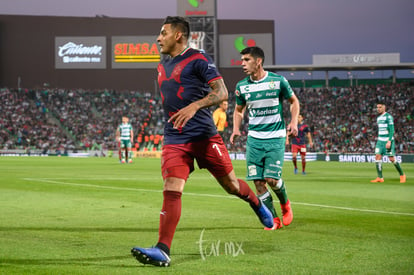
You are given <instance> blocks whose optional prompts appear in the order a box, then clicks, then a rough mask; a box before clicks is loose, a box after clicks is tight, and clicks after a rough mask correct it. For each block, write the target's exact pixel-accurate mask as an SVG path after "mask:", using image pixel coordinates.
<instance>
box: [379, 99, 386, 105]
mask: <svg viewBox="0 0 414 275" xmlns="http://www.w3.org/2000/svg"><path fill="white" fill-rule="evenodd" d="M377 104H380V105H384V106H385V101H383V100H379V101H377Z"/></svg>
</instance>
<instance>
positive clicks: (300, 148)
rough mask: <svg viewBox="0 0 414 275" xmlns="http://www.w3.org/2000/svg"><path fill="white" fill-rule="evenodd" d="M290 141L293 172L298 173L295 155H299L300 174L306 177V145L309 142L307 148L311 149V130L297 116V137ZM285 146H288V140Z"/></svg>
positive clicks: (300, 116)
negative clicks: (300, 161)
mask: <svg viewBox="0 0 414 275" xmlns="http://www.w3.org/2000/svg"><path fill="white" fill-rule="evenodd" d="M291 141H292V162H293V166H294V167H295V168H294V170H293V172H294V173H295V174H297V173H298V165H297V155H298V153H299V154H300V157H301V160H302V174H303V175H306V171H305V168H306V144H307V142H309V146H310V147H313V141H312V135H311V130H310V128H309V126H308V125H306V124H305V123H303V116H302V115H299V116H298V135H297V136H296V137H291ZM286 144H287V145H289V138H287V139H286Z"/></svg>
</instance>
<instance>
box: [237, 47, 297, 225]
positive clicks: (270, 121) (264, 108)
mask: <svg viewBox="0 0 414 275" xmlns="http://www.w3.org/2000/svg"><path fill="white" fill-rule="evenodd" d="M240 54H241V55H242V56H241V60H242V67H243V71H244V72H245V73H246V74H247V77H246V78H244V79H243V80H241V81H239V82H238V83H237V86H236V92H235V93H236V106H235V109H234V114H233V133H232V135H231V137H230V142H231V143H234V141H235V139H236V138H237V137H238V136H240V135H241V133H240V126H241V123H242V121H243V116H244V112H245V110H246V109H247V112H248V116H249V125H248V136H247V146H246V164H247V179H248V180H252V181H253V182H254V184H255V186H256V192H257V195H258V197H259V198H260V199H261V200H262V202H263V203H264V204H265V205H266V206H267V208H269V210H270V211H271V212H272V214H273V220H274V226H273V227H272V228H265V230H275V229H278V228H281V227H282V222H281V221H280V218H279V217H278V216H277V213H276V210H275V207H274V205H273V198H272V195H271V193H270V192H269V190H268V189H267V185H266V183H267V184H268V185H269V186H270V188H271V189H272V190H273V191H274V192H275V194H276V196H277V197H278V199H279V201H280V205H281V208H282V215H283V224H284V225H285V226H287V225H289V224H290V223H291V222H292V219H293V212H292V208H291V206H290V201H289V199H288V196H287V193H286V187H285V182H284V181H283V180H282V167H283V162H284V154H285V142H286V132H287V133H288V134H289V135H292V136H296V135H297V134H298V116H299V100H298V98H297V97H296V95H295V93H294V92H293V90H292V88H291V87H290V85H289V82H288V81H287V80H286V79H285V78H284V77H283V76H280V75H277V74H275V73H272V72H268V71H265V70H264V69H263V62H264V58H265V56H264V52H263V50H262V49H261V48H259V47H248V48H245V49H244V50H242V51H241V52H240ZM283 100H288V101H289V103H290V112H291V117H292V119H291V121H290V123H289V124H288V126H287V131H286V125H285V120H284V118H283Z"/></svg>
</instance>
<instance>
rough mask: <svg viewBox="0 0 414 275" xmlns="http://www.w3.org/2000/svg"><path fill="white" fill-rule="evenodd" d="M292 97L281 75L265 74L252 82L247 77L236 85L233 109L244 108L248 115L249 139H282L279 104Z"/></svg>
mask: <svg viewBox="0 0 414 275" xmlns="http://www.w3.org/2000/svg"><path fill="white" fill-rule="evenodd" d="M293 95H294V92H293V90H292V88H291V87H290V85H289V82H288V81H287V80H286V78H284V77H283V76H281V75H277V74H275V73H272V72H267V71H266V76H265V77H264V78H263V79H260V80H258V81H252V80H251V78H250V76H248V77H246V78H244V79H243V80H241V81H239V82H238V83H237V85H236V103H237V105H246V106H247V111H248V113H249V128H248V130H249V133H248V135H249V136H252V137H254V138H259V139H270V138H280V137H286V126H285V121H284V119H283V100H284V99H288V98H290V97H292V96H293Z"/></svg>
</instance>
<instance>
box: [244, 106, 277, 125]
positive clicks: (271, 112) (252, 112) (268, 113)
mask: <svg viewBox="0 0 414 275" xmlns="http://www.w3.org/2000/svg"><path fill="white" fill-rule="evenodd" d="M278 112H279V110H278V109H266V110H257V109H250V110H249V116H250V117H257V116H271V115H275V116H274V117H275V122H279V121H281V120H282V119H281V118H280V114H277V113H278Z"/></svg>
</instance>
